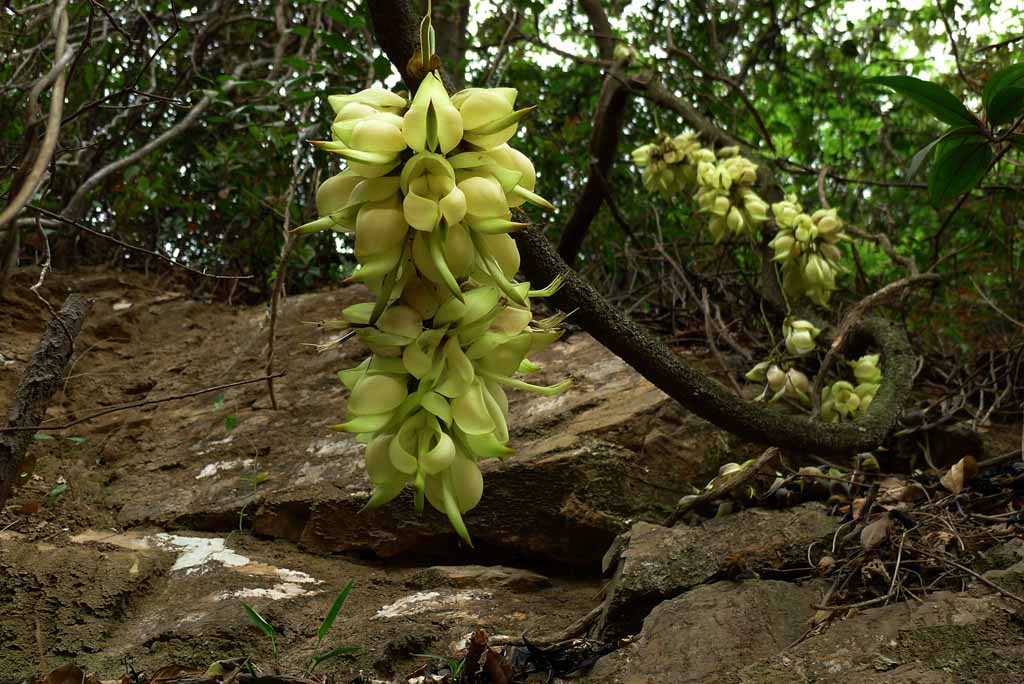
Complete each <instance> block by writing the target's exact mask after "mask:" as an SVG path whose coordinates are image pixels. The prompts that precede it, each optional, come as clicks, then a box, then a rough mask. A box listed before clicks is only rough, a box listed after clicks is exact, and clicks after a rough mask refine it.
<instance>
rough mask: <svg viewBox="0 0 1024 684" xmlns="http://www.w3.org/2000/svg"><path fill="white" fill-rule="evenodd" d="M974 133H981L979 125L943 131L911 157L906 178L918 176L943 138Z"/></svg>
mask: <svg viewBox="0 0 1024 684" xmlns="http://www.w3.org/2000/svg"><path fill="white" fill-rule="evenodd" d="M972 135H974V136H977V135H979V134H978V129H977V127H975V126H961V127H959V128H953V129H950V130H948V131H946V132H945V133H943V134H942V135H940V136H939V137H938V138H936V139H935V140H932V141H931V142H930V143H928V144H927V145H925V146H924V147H922V148H921V149H920V150H918V151H917V154H915V155H914V156H913V158H911V160H910V164H909V165H908V166H907V173H906V179H907V180H908V181H909V180H913V179H914V176H916V175H917V173H918V171H920V170H921V166H922V165H923V164H924V163H925V161H926V160H927V159H928V157H929V155H931V152H932V150H933V149H935V146H936V145H938V144H939V143H941V142H942V141H943V140H949V139H950V138H959V137H968V136H972Z"/></svg>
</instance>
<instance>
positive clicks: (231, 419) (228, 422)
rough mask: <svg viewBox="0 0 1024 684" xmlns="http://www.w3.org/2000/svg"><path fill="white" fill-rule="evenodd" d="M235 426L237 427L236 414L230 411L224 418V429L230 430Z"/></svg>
mask: <svg viewBox="0 0 1024 684" xmlns="http://www.w3.org/2000/svg"><path fill="white" fill-rule="evenodd" d="M236 427H238V416H236V415H235V414H233V413H232V414H231V415H230V416H228V417H227V418H225V419H224V430H225V431H227V432H231V431H232V430H234V429H235V428H236Z"/></svg>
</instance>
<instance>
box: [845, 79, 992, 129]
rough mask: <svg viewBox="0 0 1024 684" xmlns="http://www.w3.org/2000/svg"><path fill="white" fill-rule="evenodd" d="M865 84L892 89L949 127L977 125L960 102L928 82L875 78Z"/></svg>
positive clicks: (947, 92)
mask: <svg viewBox="0 0 1024 684" xmlns="http://www.w3.org/2000/svg"><path fill="white" fill-rule="evenodd" d="M865 82H866V83H875V84H878V85H883V86H886V87H888V88H892V89H893V90H895V91H896V92H897V93H899V94H900V95H905V96H907V97H909V98H910V99H911V100H913V101H914V102H915V103H916V104H917V105H918V106H920V107H921V108H923V109H925V110H927V111H928V112H929V113H930V114H932V115H934V116H935V117H936V118H938V119H939V120H941V121H945V122H946V123H948V124H950V125H951V126H964V125H967V126H976V125H977V124H978V120H977V118H975V116H974V115H973V114H971V113H970V112H969V111H968V110H967V107H965V106H964V104H963V103H962V102H961V101H960V100H958V99H956V97H955V96H954V95H953V94H952V93H950V92H949V91H948V90H946V89H945V88H943V87H942V86H939V85H936V84H934V83H931V82H929V81H922V80H921V79H919V78H914V77H913V76H877V77H875V78H869V79H868V80H867V81H865Z"/></svg>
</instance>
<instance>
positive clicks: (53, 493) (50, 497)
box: [46, 483, 70, 504]
mask: <svg viewBox="0 0 1024 684" xmlns="http://www.w3.org/2000/svg"><path fill="white" fill-rule="evenodd" d="M68 489H70V487H68V485H67V484H66V483H64V484H59V485H57V486H56V487H54V488H53V489H51V490H50V493H49V494H47V495H46V503H48V504H50V503H53V502H54V501H55V500H56V499H57V497H59V496H60V495H61V494H63V493H64V492H66V491H68Z"/></svg>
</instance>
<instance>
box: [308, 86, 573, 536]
mask: <svg viewBox="0 0 1024 684" xmlns="http://www.w3.org/2000/svg"><path fill="white" fill-rule="evenodd" d="M516 94H517V93H516V90H515V89H513V88H469V89H466V90H463V91H461V92H459V93H456V94H455V95H453V96H451V97H449V95H448V93H447V91H446V90H445V87H444V85H443V84H442V83H441V81H440V79H439V78H438V77H437V76H436V75H435V74H434V73H428V74H427V76H426V78H425V79H424V80H423V82H422V83H421V84H420V86H419V88H418V90H417V92H416V95H415V97H414V98H413V99H412V101H411V102H407V101H406V99H405V98H404V97H402V96H400V95H398V94H396V93H393V92H391V91H387V90H383V89H370V90H364V91H362V92H359V93H356V94H354V95H336V96H332V97H330V98H329V101H330V104H331V106H332V108H333V109H334V111H335V120H334V125H333V126H332V128H331V133H332V140H331V141H328V142H318V143H316V145H317V146H318V147H320V148H321V149H323V150H326V151H328V152H332V153H334V154H337V155H339V156H340V157H342V159H344V160H345V162H346V165H347V168H346V169H345V170H344V171H342V172H341V173H340V174H338V175H336V176H334V177H332V178H330V179H328V180H327V181H325V182H324V183H323V184H322V185H321V186H320V188H319V190H318V191H317V196H316V202H317V209H318V212H319V214H320V218H319V219H318V220H316V221H313V222H312V223H309V224H307V225H305V226H302V227H300V228H299V229H297V230H298V231H299V232H302V233H307V232H314V231H318V230H334V231H338V232H343V233H354V235H355V256H356V258H357V260H358V261H359V264H360V267H359V269H358V270H357V271H356V272H355V274H354V275H353V276H352V278H351V280H352V281H357V282H363V283H365V284H366V286H367V287H368V288H369V289H370V290H371V291H372V292H373V293H374V294H375V295H376V296H377V301H376V302H370V303H365V304H356V305H353V306H350V307H348V308H346V309H345V310H344V311H343V312H342V318H343V323H342V324H343V325H348V326H351V327H353V328H354V329H355V331H356V333H357V335H358V336H359V338H360V339H361V340H362V341H363V343H364V344H366V346H367V347H368V348H369V349H370V350H371V351H372V352H373V355H372V356H371V357H370V358H368V359H367V360H365V361H364V362H363V363H361V364H360V365H359V366H357V367H355V368H353V369H350V370H346V371H342V372H341V373H339V377H340V378H341V380H342V382H343V383H344V385H345V386H346V387H347V388H348V389H349V390H351V396H350V399H349V402H348V414H349V415H348V420H347V421H346V422H344V423H341V424H339V425H336V426H333V427H335V428H336V429H338V430H343V431H346V432H352V433H355V434H356V435H357V436H358V439H359V440H360V441H362V442H364V443H366V445H367V447H366V468H367V473H368V475H369V479H370V482H371V483H372V484H373V487H374V491H373V495H372V497H371V498H370V501H369V503H368V504H367V507H374V506H380V505H382V504H384V503H386V502H388V501H390V500H392V499H393V498H395V497H396V496H398V494H399V493H400V492H401V491H402V489H403V488H404V487H405V486H406V485H411V486H412V487H414V489H415V492H416V493H415V501H416V505H417V508H419V509H422V507H423V501H424V499H426V501H429V502H430V504H431V505H432V506H434V507H435V508H437V509H438V510H440V511H442V512H443V513H445V514H446V515H447V516H448V518H449V520H450V521H451V523H452V526H453V527H454V528H455V530H456V531H457V532H458V533H459V535H460V536H462V538H463V539H465V540H466V541H467V543H469V542H470V538H469V533H468V531H467V530H466V527H465V524H464V523H463V520H462V514H463V513H465V512H466V511H468V510H470V509H471V508H473V507H474V506H476V505H477V503H478V502H479V501H480V498H481V496H482V493H483V479H482V477H481V474H480V469H479V467H478V462H479V461H480V460H481V459H485V458H492V457H505V456H508V455H510V454H512V453H514V452H513V451H512V450H511V449H510V448H509V447H508V440H509V431H508V424H507V419H508V400H507V398H506V396H505V389H504V388H506V387H512V388H515V389H523V390H527V391H531V392H538V393H542V394H547V395H552V394H558V393H560V392H563V391H565V390H566V389H567V388H568V387H569V384H570V383H569V381H565V382H562V383H560V384H557V385H554V386H548V387H544V386H538V385H532V384H529V383H527V382H524V381H523V380H521V379H519V378H517V377H516V376H517V374H520V373H530V372H533V371H536V370H537V369H538V368H537V366H535V365H533V364H531V363H530V362H529V361H527V360H526V356H527V355H528V354H530V353H532V352H536V351H539V350H541V349H543V348H545V347H546V346H548V345H550V344H551V343H552V342H554V341H555V340H556V339H558V338H559V337H560V336H561V334H562V331H561V329H560V328H559V325H560V324H561V322H562V320H563V318H564V316H561V315H559V316H554V317H552V318H548V319H544V320H534V319H533V314H532V312H531V307H530V300H531V298H536V297H546V296H550V295H551V294H553V293H554V291H555V290H557V288H558V286H559V284H560V283H559V282H555V283H552V284H551V285H550V286H548V287H547V288H545V289H542V290H531V289H530V284H529V283H525V282H517V281H516V280H515V275H516V273H517V271H518V270H519V251H518V249H517V248H516V244H515V241H514V240H512V238H511V237H510V236H509V235H508V233H510V232H512V231H515V230H517V229H519V228H522V227H524V226H525V225H527V224H525V223H519V222H516V221H514V220H512V215H511V209H512V208H513V207H518V206H520V205H522V204H524V203H526V202H530V203H532V204H536V205H538V206H541V207H545V208H548V209H551V208H552V207H551V205H550V204H549V203H548V202H547V201H546V200H544V199H543V198H541V197H540V196H538V195H537V194H535V193H534V186H535V180H536V174H535V172H534V168H533V164H532V163H531V162H530V160H529V159H528V158H527V157H526V156H525V155H524V154H522V153H521V152H519V151H517V150H515V149H513V148H512V147H510V146H509V145H508V140H509V139H510V138H511V137H512V136H513V135H514V134H515V132H516V128H517V125H518V122H519V121H520V120H522V119H523V117H524V116H525V115H526V114H528V113H529V112H530V111H531V109H532V108H526V109H519V110H516V109H515V108H514V105H515V99H516Z"/></svg>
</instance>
